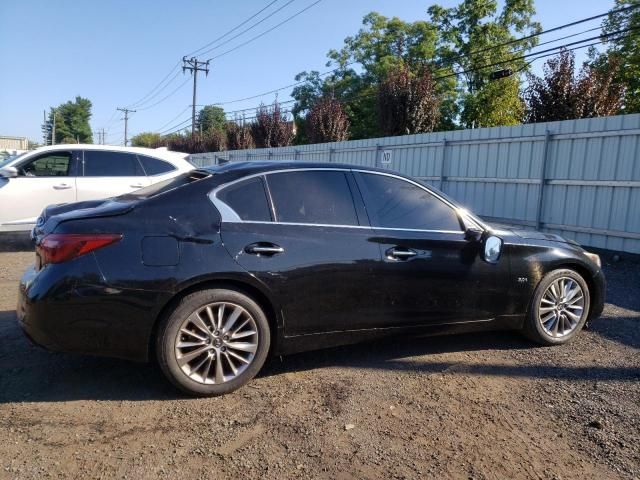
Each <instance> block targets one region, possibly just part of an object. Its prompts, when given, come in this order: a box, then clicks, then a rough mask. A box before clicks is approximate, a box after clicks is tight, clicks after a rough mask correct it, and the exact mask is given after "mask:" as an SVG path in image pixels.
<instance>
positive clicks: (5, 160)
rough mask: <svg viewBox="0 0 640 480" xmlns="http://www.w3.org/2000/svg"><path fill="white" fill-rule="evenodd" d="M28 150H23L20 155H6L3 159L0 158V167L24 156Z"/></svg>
mask: <svg viewBox="0 0 640 480" xmlns="http://www.w3.org/2000/svg"><path fill="white" fill-rule="evenodd" d="M27 153H28V152H24V153H21V154H20V155H9V156H7V157H4V158H3V159H1V160H0V168H2V167H6V166H7V165H9V164H10V163H11V162H13V161H15V160H17V159H19V158H21V157H24V156H25V155H26V154H27Z"/></svg>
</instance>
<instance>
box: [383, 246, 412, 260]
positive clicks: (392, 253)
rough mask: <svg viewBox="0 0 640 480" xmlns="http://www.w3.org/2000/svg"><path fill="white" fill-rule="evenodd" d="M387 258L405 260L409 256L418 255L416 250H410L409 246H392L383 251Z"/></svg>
mask: <svg viewBox="0 0 640 480" xmlns="http://www.w3.org/2000/svg"><path fill="white" fill-rule="evenodd" d="M385 254H386V255H387V258H392V259H394V260H407V259H409V258H411V257H415V256H416V255H418V252H416V251H415V250H411V249H410V248H400V247H393V248H390V249H389V250H387V251H386V252H385Z"/></svg>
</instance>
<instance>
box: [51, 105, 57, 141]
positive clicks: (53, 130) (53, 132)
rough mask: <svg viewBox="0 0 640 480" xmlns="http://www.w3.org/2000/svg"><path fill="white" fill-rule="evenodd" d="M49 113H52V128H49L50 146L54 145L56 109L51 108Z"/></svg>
mask: <svg viewBox="0 0 640 480" xmlns="http://www.w3.org/2000/svg"><path fill="white" fill-rule="evenodd" d="M51 112H52V113H53V128H51V145H55V144H56V109H55V108H52V109H51Z"/></svg>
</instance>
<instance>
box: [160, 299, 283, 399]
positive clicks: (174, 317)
mask: <svg viewBox="0 0 640 480" xmlns="http://www.w3.org/2000/svg"><path fill="white" fill-rule="evenodd" d="M218 302H225V303H230V304H234V305H237V306H240V307H242V308H243V309H244V310H245V311H246V312H247V313H248V314H250V315H251V316H252V317H253V320H254V322H255V325H256V327H257V350H256V351H255V353H254V354H253V359H252V360H251V363H250V364H249V365H248V366H247V367H246V369H245V370H244V371H242V372H241V373H239V374H238V375H237V376H236V377H235V378H232V379H230V380H228V381H224V382H222V383H219V384H205V383H201V382H198V381H195V380H194V379H192V378H191V377H190V376H189V375H187V373H185V372H183V370H182V369H181V367H180V365H179V364H178V359H177V356H176V355H177V354H176V348H175V347H176V343H175V342H176V340H177V338H178V333H179V330H180V328H181V325H182V323H183V322H184V321H185V319H187V318H188V317H189V316H191V315H192V314H193V313H195V312H197V311H199V310H200V309H202V308H205V307H206V306H207V305H209V304H212V303H218ZM270 341H271V332H270V328H269V322H268V320H267V317H266V316H265V314H264V312H263V311H262V308H260V306H259V305H258V303H256V302H255V301H254V300H253V299H252V298H250V297H249V296H247V295H245V294H244V293H240V292H238V291H235V290H227V289H209V290H199V291H197V292H194V293H191V294H189V295H186V296H185V297H184V298H182V299H181V300H180V302H179V303H178V304H177V306H176V307H175V309H174V310H173V311H172V312H171V313H170V314H168V315H167V316H166V317H165V318H164V319H163V320H162V323H161V324H160V326H159V328H158V334H157V337H156V355H157V359H158V364H159V365H160V368H161V369H162V372H163V373H164V375H165V376H166V377H167V378H168V379H169V381H170V382H171V383H173V384H174V385H175V386H176V387H178V388H179V389H180V390H182V391H183V392H185V393H187V394H189V395H193V396H201V397H205V396H206V397H208V396H216V395H224V394H226V393H229V392H232V391H234V390H236V389H238V388H240V387H241V386H243V385H244V384H246V383H247V382H249V381H250V380H251V379H252V378H253V377H255V375H256V374H257V373H258V371H260V369H261V368H262V365H263V364H264V362H265V360H266V358H267V354H268V352H269V345H270Z"/></svg>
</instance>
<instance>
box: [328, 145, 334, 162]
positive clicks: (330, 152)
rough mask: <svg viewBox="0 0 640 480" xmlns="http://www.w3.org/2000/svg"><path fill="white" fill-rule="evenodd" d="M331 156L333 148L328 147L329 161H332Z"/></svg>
mask: <svg viewBox="0 0 640 480" xmlns="http://www.w3.org/2000/svg"><path fill="white" fill-rule="evenodd" d="M332 157H333V148H331V147H329V163H331V162H332V161H333V160H332Z"/></svg>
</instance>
